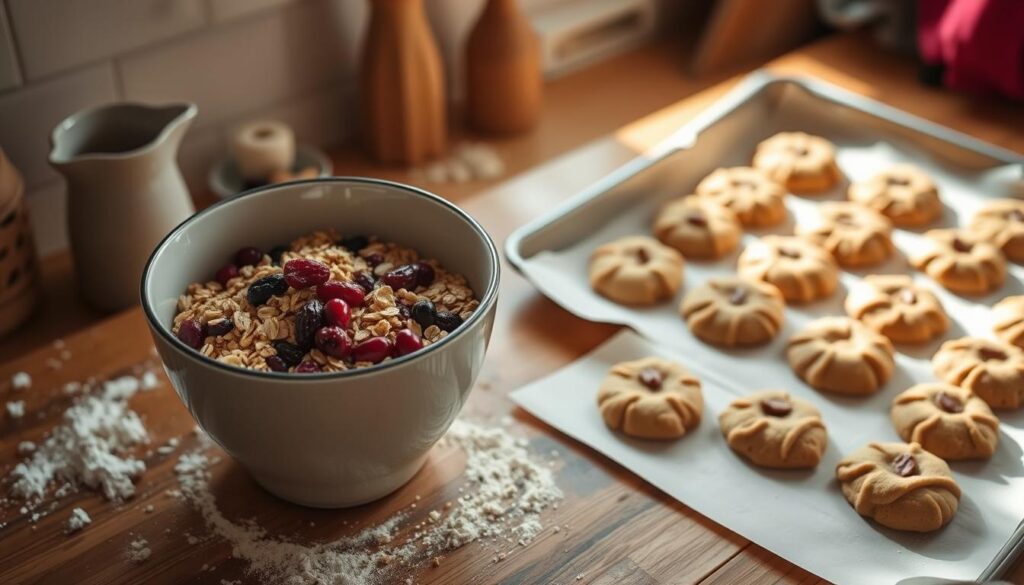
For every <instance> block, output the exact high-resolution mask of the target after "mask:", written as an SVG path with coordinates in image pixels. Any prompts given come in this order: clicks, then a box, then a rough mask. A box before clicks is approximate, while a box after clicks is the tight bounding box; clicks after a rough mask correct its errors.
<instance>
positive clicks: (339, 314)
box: [324, 299, 352, 327]
mask: <svg viewBox="0 0 1024 585" xmlns="http://www.w3.org/2000/svg"><path fill="white" fill-rule="evenodd" d="M324 320H326V321H327V322H328V323H330V324H331V325H337V326H338V327H348V322H349V321H351V320H352V309H351V308H349V306H348V303H346V302H345V301H343V300H341V299H331V300H329V301H327V302H326V303H325V304H324Z"/></svg>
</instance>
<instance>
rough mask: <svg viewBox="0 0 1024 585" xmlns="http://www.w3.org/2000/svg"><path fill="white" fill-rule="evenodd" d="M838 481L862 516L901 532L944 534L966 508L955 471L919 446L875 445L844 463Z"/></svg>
mask: <svg viewBox="0 0 1024 585" xmlns="http://www.w3.org/2000/svg"><path fill="white" fill-rule="evenodd" d="M836 478H837V479H838V480H839V484H840V487H841V489H842V491H843V495H844V496H845V497H846V500H847V501H848V502H850V505H852V506H853V509H854V510H856V511H857V513H858V514H860V515H861V516H865V517H867V518H871V519H872V520H874V521H875V522H878V523H879V524H881V525H882V526H887V527H889V528H893V529H896V530H907V531H910V532H931V531H933V530H938V529H939V528H942V527H943V526H945V525H946V524H948V523H949V521H950V520H952V519H953V515H954V514H956V511H957V508H958V507H959V506H960V486H959V485H957V483H956V480H955V479H953V473H952V472H951V471H950V470H949V465H947V464H946V462H945V461H943V460H942V459H940V458H939V457H936V456H935V455H933V454H931V453H929V452H928V451H925V450H924V449H923V448H922V447H921V445H919V444H917V443H910V444H907V443H869V444H868V445H866V446H864V447H861V448H860V449H858V450H856V451H854V452H853V453H850V454H849V455H847V456H846V457H844V458H843V459H842V460H841V461H840V462H839V465H838V466H836Z"/></svg>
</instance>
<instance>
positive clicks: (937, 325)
mask: <svg viewBox="0 0 1024 585" xmlns="http://www.w3.org/2000/svg"><path fill="white" fill-rule="evenodd" d="M845 306H846V314H847V315H849V316H851V317H853V318H854V319H857V320H859V321H860V322H861V323H863V324H865V325H867V326H868V327H870V328H871V329H874V330H875V331H877V332H879V333H881V334H882V335H884V336H886V337H888V338H889V339H890V340H892V341H893V342H895V343H924V342H926V341H929V340H931V339H933V338H935V337H936V336H938V335H941V334H943V333H945V332H946V330H947V329H949V318H947V317H946V311H945V309H943V308H942V303H940V302H939V299H938V297H936V296H935V295H934V294H932V292H931V291H930V290H928V289H926V288H924V287H921V286H918V285H917V284H915V283H914V280H913V279H912V278H910V277H909V276H906V275H904V274H872V275H869V276H865V277H864V279H863V280H861V281H860V282H858V283H857V284H855V285H854V286H852V287H851V288H850V292H849V293H848V294H847V295H846V303H845Z"/></svg>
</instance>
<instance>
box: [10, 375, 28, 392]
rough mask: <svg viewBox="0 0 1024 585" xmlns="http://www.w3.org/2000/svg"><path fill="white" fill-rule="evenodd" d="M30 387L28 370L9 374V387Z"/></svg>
mask: <svg viewBox="0 0 1024 585" xmlns="http://www.w3.org/2000/svg"><path fill="white" fill-rule="evenodd" d="M31 387H32V376H30V375H28V372H18V373H16V374H14V375H13V376H11V388H13V389H15V390H25V389H27V388H31Z"/></svg>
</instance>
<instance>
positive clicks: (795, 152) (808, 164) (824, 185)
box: [753, 132, 841, 193]
mask: <svg viewBox="0 0 1024 585" xmlns="http://www.w3.org/2000/svg"><path fill="white" fill-rule="evenodd" d="M753 165H754V168H757V169H761V170H762V171H764V172H765V174H767V175H768V177H770V178H771V179H772V180H774V181H776V182H777V183H780V184H782V185H784V186H785V187H786V188H787V189H789V190H790V191H792V192H794V193H815V192H820V191H827V190H829V189H831V188H832V187H835V186H836V183H838V182H839V179H840V176H841V173H840V172H839V167H838V166H836V149H835V147H834V146H832V143H831V142H829V141H828V140H825V139H824V138H822V137H820V136H812V135H810V134H805V133H803V132H781V133H779V134H776V135H775V136H772V137H771V138H769V139H768V140H765V141H763V142H761V143H760V144H758V145H757V151H756V152H755V153H754V162H753Z"/></svg>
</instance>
